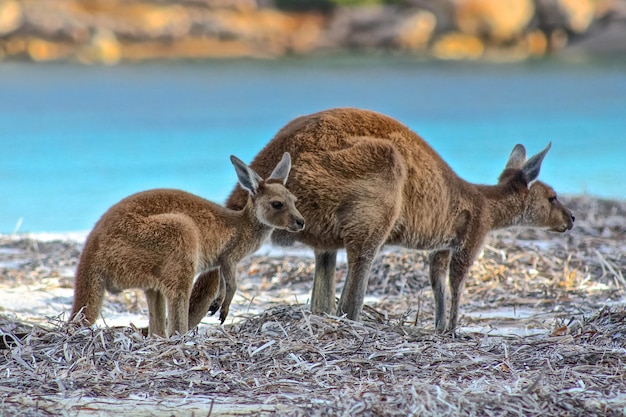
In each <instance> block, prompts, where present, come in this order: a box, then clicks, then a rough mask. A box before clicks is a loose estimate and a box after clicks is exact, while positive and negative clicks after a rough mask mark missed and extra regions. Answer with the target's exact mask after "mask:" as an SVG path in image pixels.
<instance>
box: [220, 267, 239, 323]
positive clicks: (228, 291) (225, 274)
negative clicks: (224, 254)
mask: <svg viewBox="0 0 626 417" xmlns="http://www.w3.org/2000/svg"><path fill="white" fill-rule="evenodd" d="M235 271H236V265H222V266H221V268H220V275H221V277H222V278H221V281H220V282H221V284H222V285H220V287H222V288H224V302H223V303H222V308H221V310H220V322H221V323H224V321H225V320H226V317H227V316H228V311H229V309H230V303H231V302H232V301H233V297H234V296H235V292H236V291H237V277H236V275H235ZM220 292H221V290H220Z"/></svg>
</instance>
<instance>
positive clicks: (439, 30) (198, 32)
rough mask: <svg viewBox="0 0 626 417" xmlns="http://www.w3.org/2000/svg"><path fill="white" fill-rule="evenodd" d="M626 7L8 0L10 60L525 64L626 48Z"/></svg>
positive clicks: (462, 0) (5, 22) (600, 2)
mask: <svg viewBox="0 0 626 417" xmlns="http://www.w3.org/2000/svg"><path fill="white" fill-rule="evenodd" d="M625 45H626V0H595V1H594V0H436V1H423V0H405V1H402V2H394V3H393V5H388V4H378V5H374V6H367V7H364V6H361V7H334V8H330V9H326V10H313V11H298V12H297V11H286V10H281V9H278V8H276V7H273V6H272V5H270V4H268V5H264V4H262V3H261V2H258V1H254V0H185V1H181V2H169V1H160V0H58V1H55V2H42V1H40V0H0V61H2V60H29V61H33V62H49V61H73V62H80V63H84V64H103V65H114V64H117V63H120V62H133V61H143V60H157V59H198V60H199V59H211V58H233V57H252V58H277V57H282V56H293V55H296V56H302V55H310V54H320V53H324V54H338V53H342V52H347V51H348V52H354V51H358V52H369V51H384V52H399V53H405V54H413V55H417V56H423V57H432V58H437V59H445V60H464V59H471V60H475V59H487V60H490V59H494V60H523V59H528V58H533V57H541V56H545V55H554V54H562V53H568V52H570V51H571V52H572V53H577V54H580V53H586V54H620V53H623V52H624V51H625V50H626V46H625Z"/></svg>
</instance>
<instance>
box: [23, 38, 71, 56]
mask: <svg viewBox="0 0 626 417" xmlns="http://www.w3.org/2000/svg"><path fill="white" fill-rule="evenodd" d="M26 50H27V51H28V55H29V56H30V58H31V59H32V60H33V61H36V62H41V61H58V60H61V59H65V58H67V57H69V56H70V55H71V54H72V52H73V51H74V47H73V46H72V45H69V44H61V43H57V42H51V41H47V40H44V39H37V38H35V39H29V40H28V42H27V46H26Z"/></svg>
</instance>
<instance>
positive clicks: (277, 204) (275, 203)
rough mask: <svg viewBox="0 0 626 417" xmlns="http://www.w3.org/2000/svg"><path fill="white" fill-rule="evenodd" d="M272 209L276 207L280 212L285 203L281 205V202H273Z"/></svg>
mask: <svg viewBox="0 0 626 417" xmlns="http://www.w3.org/2000/svg"><path fill="white" fill-rule="evenodd" d="M272 207H274V208H275V209H276V210H279V209H281V208H283V203H281V202H280V201H272Z"/></svg>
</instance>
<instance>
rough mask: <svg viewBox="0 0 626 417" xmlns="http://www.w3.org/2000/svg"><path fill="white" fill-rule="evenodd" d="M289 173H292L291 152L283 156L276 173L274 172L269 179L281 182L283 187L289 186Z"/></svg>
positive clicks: (275, 170) (275, 169)
mask: <svg viewBox="0 0 626 417" xmlns="http://www.w3.org/2000/svg"><path fill="white" fill-rule="evenodd" d="M289 171H291V155H289V152H285V153H284V154H283V158H282V159H281V160H280V162H279V163H278V165H276V168H274V171H272V175H270V177H269V178H268V179H272V180H280V181H282V183H283V185H285V184H287V177H288V176H289Z"/></svg>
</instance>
